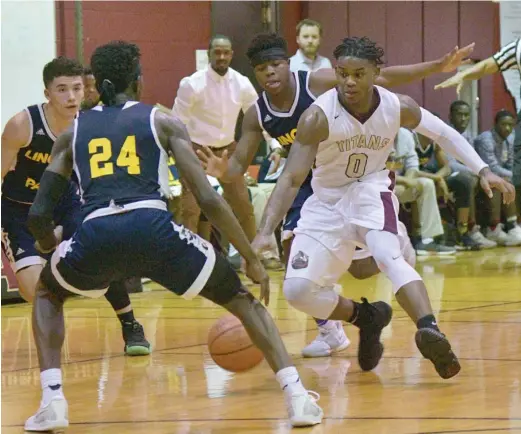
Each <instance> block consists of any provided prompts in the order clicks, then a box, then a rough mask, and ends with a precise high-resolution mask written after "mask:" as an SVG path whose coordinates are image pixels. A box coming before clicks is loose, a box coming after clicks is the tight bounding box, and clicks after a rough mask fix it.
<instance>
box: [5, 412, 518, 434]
mask: <svg viewBox="0 0 521 434" xmlns="http://www.w3.org/2000/svg"><path fill="white" fill-rule="evenodd" d="M285 420H287V418H282V417H266V418H248V419H239V418H228V419H223V418H219V419H158V420H113V421H89V422H87V421H86V422H70V423H69V425H71V426H79V425H123V424H129V423H131V424H148V423H176V422H194V423H199V422H213V423H215V422H263V421H270V422H271V421H285ZM323 420H339V421H342V420H359V421H374V420H453V421H472V420H476V421H506V422H512V421H518V420H519V421H521V418H499V417H398V416H395V417H385V416H382V417H370V416H362V417H356V416H349V417H347V416H346V417H334V416H332V417H328V416H326V417H324V419H323ZM19 426H23V425H20V424H9V425H2V428H16V427H19ZM496 429H497V428H496ZM509 429H512V428H509ZM514 429H519V428H515V427H514ZM451 432H454V433H457V432H472V430H471V431H439V433H451ZM428 433H429V434H434V432H433V431H428ZM420 434H421V433H420Z"/></svg>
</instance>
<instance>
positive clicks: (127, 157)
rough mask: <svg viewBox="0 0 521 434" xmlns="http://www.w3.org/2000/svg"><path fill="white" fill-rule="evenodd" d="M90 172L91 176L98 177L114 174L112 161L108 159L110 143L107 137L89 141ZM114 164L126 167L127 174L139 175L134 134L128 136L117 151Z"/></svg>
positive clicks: (110, 150)
mask: <svg viewBox="0 0 521 434" xmlns="http://www.w3.org/2000/svg"><path fill="white" fill-rule="evenodd" d="M89 154H90V155H91V157H90V174H91V178H92V179H94V178H99V177H100V176H107V175H113V174H114V163H112V162H111V161H109V160H110V159H111V157H112V143H111V142H110V140H109V139H107V138H104V137H102V138H97V139H92V140H91V141H90V142H89ZM116 164H117V165H118V166H119V167H126V168H127V172H128V174H129V175H139V174H140V173H141V168H140V166H139V157H138V155H137V153H136V136H128V137H127V138H126V139H125V142H124V143H123V146H122V148H121V151H120V152H119V155H118V158H117V160H116Z"/></svg>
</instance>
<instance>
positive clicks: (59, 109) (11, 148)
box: [2, 57, 150, 355]
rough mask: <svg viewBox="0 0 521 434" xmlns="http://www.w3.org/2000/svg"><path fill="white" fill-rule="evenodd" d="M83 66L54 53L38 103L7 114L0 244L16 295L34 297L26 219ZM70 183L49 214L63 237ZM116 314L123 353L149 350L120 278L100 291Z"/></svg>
mask: <svg viewBox="0 0 521 434" xmlns="http://www.w3.org/2000/svg"><path fill="white" fill-rule="evenodd" d="M82 74H83V67H82V66H81V65H80V64H79V63H78V62H76V61H75V60H73V59H69V58H66V57H58V58H56V59H54V60H52V61H51V62H49V63H48V64H47V65H46V66H45V67H44V69H43V81H44V85H45V91H44V93H45V96H46V98H47V100H48V102H47V103H44V104H36V105H32V106H30V107H27V108H26V109H25V110H23V111H21V112H20V113H18V114H16V115H15V116H13V117H12V118H11V119H10V120H9V121H8V122H7V124H6V126H5V129H4V131H3V133H2V180H3V182H2V248H3V250H4V252H5V253H6V255H7V257H8V259H9V261H10V263H11V267H12V268H13V271H14V272H15V273H16V277H17V279H18V283H19V290H20V294H21V296H22V297H23V298H24V299H25V300H26V301H28V302H31V301H32V300H33V298H34V293H35V289H36V282H37V281H38V277H39V275H40V272H41V270H42V267H43V265H44V264H45V262H46V259H47V255H42V254H40V252H38V251H37V250H36V249H35V247H34V238H33V236H32V235H31V234H30V233H29V231H28V229H27V226H26V221H27V215H28V213H29V208H30V206H31V204H32V202H33V200H34V198H35V196H36V193H37V191H38V187H39V185H40V178H41V176H42V174H43V172H44V170H45V169H46V167H47V166H48V165H49V162H50V156H51V151H52V148H53V145H54V141H55V140H56V136H57V135H59V134H60V133H62V132H63V131H65V130H66V129H67V128H68V127H69V126H70V124H71V123H72V120H73V119H74V117H75V116H76V115H77V113H78V109H79V108H80V103H81V102H82V100H83V97H84V93H83V83H82ZM76 189H77V187H75V185H74V184H72V183H71V184H70V185H69V187H68V191H67V194H66V195H64V196H63V198H62V199H61V201H60V204H59V206H58V207H57V208H56V210H55V213H54V220H55V222H56V224H57V225H58V226H59V231H60V232H63V237H64V238H69V237H70V236H72V233H73V232H74V230H75V228H76V225H77V223H78V222H77V220H78V211H79V206H80V202H79V197H78V196H77V194H76ZM106 297H107V299H108V300H109V302H110V303H111V305H112V307H113V308H114V310H115V311H116V313H117V315H118V318H119V319H120V322H121V325H122V331H123V338H124V341H125V352H126V353H127V354H129V355H143V354H149V353H150V345H149V343H148V342H147V341H146V339H145V336H144V332H143V328H142V326H141V325H140V324H139V323H138V322H137V321H136V320H135V318H134V314H133V310H132V305H131V304H130V298H129V296H128V292H127V289H126V282H114V283H113V284H112V285H111V287H110V290H109V291H108V292H107V295H106Z"/></svg>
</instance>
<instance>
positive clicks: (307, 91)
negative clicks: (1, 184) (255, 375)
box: [199, 34, 473, 357]
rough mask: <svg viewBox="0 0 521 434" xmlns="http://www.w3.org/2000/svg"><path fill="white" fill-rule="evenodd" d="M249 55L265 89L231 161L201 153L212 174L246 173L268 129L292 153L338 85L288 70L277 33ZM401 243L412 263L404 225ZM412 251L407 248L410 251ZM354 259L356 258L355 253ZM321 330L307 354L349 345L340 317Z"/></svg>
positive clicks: (295, 213) (406, 76)
mask: <svg viewBox="0 0 521 434" xmlns="http://www.w3.org/2000/svg"><path fill="white" fill-rule="evenodd" d="M472 48H473V44H471V45H469V46H467V47H465V48H463V49H461V50H458V49H457V47H456V49H454V50H453V51H451V52H450V53H448V54H447V55H445V56H444V57H442V58H441V59H439V60H437V61H433V62H426V63H422V64H418V65H409V66H395V67H388V68H382V70H381V71H380V75H379V76H378V77H377V78H376V84H378V85H380V86H384V87H393V86H398V85H401V84H405V83H409V82H412V81H415V80H420V79H423V78H425V77H426V76H428V75H430V74H432V73H436V72H442V71H444V72H447V71H451V70H453V69H455V68H456V67H457V66H458V65H459V64H460V63H461V62H462V60H463V59H464V58H465V57H466V56H467V55H468V54H470V52H471V51H472ZM247 56H248V58H249V59H250V63H251V65H252V67H253V68H254V70H255V77H256V79H257V82H258V83H259V85H260V87H261V88H262V89H263V90H264V92H263V93H262V95H261V97H260V98H259V99H258V101H257V103H256V104H255V105H254V106H252V107H251V108H250V109H249V110H248V111H247V112H246V113H245V115H244V120H243V124H242V135H241V139H240V141H239V144H238V145H237V151H236V152H235V153H234V155H233V156H232V157H231V158H230V160H229V162H228V160H227V158H226V156H224V158H221V159H218V158H216V157H215V156H214V155H213V153H212V152H211V151H210V150H209V149H203V151H204V152H199V157H200V158H201V159H202V161H203V165H206V167H207V171H208V173H209V174H210V175H212V176H216V177H218V178H219V179H222V180H223V182H226V180H227V179H233V178H234V177H236V176H242V175H243V174H244V172H245V171H246V169H247V167H248V165H249V164H250V162H251V161H252V159H253V157H254V155H255V153H256V152H257V148H258V146H259V143H260V141H261V140H262V132H263V131H266V132H267V133H268V134H269V135H270V136H271V137H273V138H275V139H277V140H278V141H279V143H280V144H281V145H282V146H283V147H284V148H285V149H284V150H282V151H276V152H282V153H283V154H284V156H287V154H288V152H289V149H290V147H291V144H292V143H293V140H294V139H295V136H296V133H297V124H298V121H299V119H300V115H301V114H302V113H303V112H304V110H306V109H307V108H308V107H309V106H310V105H311V104H312V103H313V101H314V100H315V98H316V97H318V96H319V95H322V94H323V93H324V92H326V91H328V90H330V89H332V88H333V87H335V85H336V84H337V78H336V76H335V71H334V70H332V69H321V70H318V71H315V72H304V71H298V72H297V73H291V72H290V70H289V63H288V58H289V56H288V53H287V44H286V41H285V40H284V39H283V38H282V37H280V36H278V35H276V34H260V35H258V36H257V37H255V38H254V39H253V40H252V42H251V44H250V47H249V49H248V52H247ZM310 182H311V172H310V173H309V175H308V177H307V178H306V180H305V181H304V183H303V184H302V186H301V188H300V190H299V192H298V194H297V197H296V198H295V202H294V203H293V205H292V206H291V208H290V210H289V211H288V213H287V215H286V216H285V218H284V221H283V226H282V228H283V232H282V235H283V247H284V251H285V257H286V258H287V256H288V254H289V250H290V247H291V242H292V236H293V230H294V229H295V228H296V226H297V222H298V220H299V219H300V210H301V208H302V206H303V204H304V202H305V201H306V200H307V198H308V197H309V196H310V195H311V194H312V192H313V191H312V188H311V183H310ZM399 229H400V232H401V234H400V235H401V237H400V242H401V244H402V246H401V247H402V250H403V251H404V252H405V253H404V254H405V256H406V257H407V258H408V261H409V263H412V262H413V261H414V260H415V255H414V251H413V249H412V246H410V241H409V239H408V236H407V234H406V231H405V227H404V226H403V225H401V224H400V227H399ZM406 250H408V252H406ZM358 257H360V258H364V259H359V260H355V261H353V263H352V265H351V267H350V269H349V271H350V272H351V274H352V275H353V276H354V277H357V278H367V277H370V276H372V275H374V274H377V273H379V272H380V270H379V269H378V266H377V265H376V263H375V261H374V260H373V258H371V257H370V256H369V257H367V254H366V255H363V254H362V255H360V254H359V256H358ZM355 259H357V257H356V256H355ZM316 322H317V325H318V327H319V331H320V335H319V336H318V337H317V339H316V340H315V341H313V342H312V343H311V344H310V345H309V346H307V347H306V348H304V349H303V352H302V353H303V355H304V356H306V357H321V356H328V355H331V353H332V352H335V351H341V350H343V349H345V348H347V346H348V345H349V340H348V339H347V336H346V334H345V332H344V330H343V328H342V324H341V323H340V322H338V321H337V322H335V321H325V320H322V319H316Z"/></svg>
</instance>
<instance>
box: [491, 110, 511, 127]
mask: <svg viewBox="0 0 521 434" xmlns="http://www.w3.org/2000/svg"><path fill="white" fill-rule="evenodd" d="M503 118H512V119H514V120H516V117H515V116H514V114H513V113H511V112H509V111H508V110H506V109H501V110H499V111H498V112H497V113H496V116H495V117H494V123H495V124H497V123H498V122H499V121H500V120H501V119H503Z"/></svg>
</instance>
